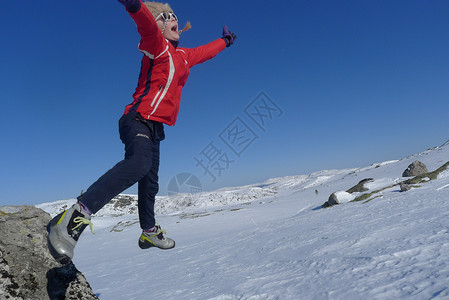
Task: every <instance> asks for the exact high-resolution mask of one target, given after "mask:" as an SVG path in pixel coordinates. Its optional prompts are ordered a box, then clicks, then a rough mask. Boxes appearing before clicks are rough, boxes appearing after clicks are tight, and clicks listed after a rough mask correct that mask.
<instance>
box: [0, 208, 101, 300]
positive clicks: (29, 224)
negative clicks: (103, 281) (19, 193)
mask: <svg viewBox="0 0 449 300" xmlns="http://www.w3.org/2000/svg"><path fill="white" fill-rule="evenodd" d="M50 219H51V217H50V215H49V214H48V213H46V212H44V211H43V210H41V209H38V208H36V207H34V206H16V207H13V206H3V207H0V279H1V280H0V299H8V300H16V299H17V300H19V299H20V300H22V299H23V300H25V299H26V300H44V299H51V300H53V299H73V300H74V299H83V300H84V299H89V300H90V299H98V298H97V297H96V295H95V294H94V293H93V291H92V289H91V287H90V285H89V283H88V282H87V281H86V278H85V277H84V276H83V274H82V273H81V272H79V271H78V270H77V269H76V267H75V266H74V265H73V263H71V264H69V265H66V266H61V265H60V264H59V263H57V262H56V261H55V260H54V259H53V257H52V256H51V255H50V252H49V251H48V248H47V230H46V226H47V223H48V222H49V221H50Z"/></svg>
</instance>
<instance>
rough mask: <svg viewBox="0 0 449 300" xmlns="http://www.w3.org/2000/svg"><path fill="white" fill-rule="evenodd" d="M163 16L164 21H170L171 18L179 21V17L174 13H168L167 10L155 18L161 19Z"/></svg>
mask: <svg viewBox="0 0 449 300" xmlns="http://www.w3.org/2000/svg"><path fill="white" fill-rule="evenodd" d="M160 18H162V19H163V20H164V21H169V20H171V19H174V20H175V21H178V17H177V16H176V15H175V14H174V13H167V12H161V13H160V14H159V15H158V16H157V17H156V19H155V20H159V19H160Z"/></svg>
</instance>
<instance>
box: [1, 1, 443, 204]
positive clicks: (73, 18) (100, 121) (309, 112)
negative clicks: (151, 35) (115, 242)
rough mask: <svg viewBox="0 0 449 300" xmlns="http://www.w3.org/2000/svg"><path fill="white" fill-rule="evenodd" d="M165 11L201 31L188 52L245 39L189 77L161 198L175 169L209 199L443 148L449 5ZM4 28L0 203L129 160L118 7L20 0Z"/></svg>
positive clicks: (125, 55) (128, 54) (132, 75)
mask: <svg viewBox="0 0 449 300" xmlns="http://www.w3.org/2000/svg"><path fill="white" fill-rule="evenodd" d="M170 4H171V6H172V7H173V9H174V10H175V13H176V14H177V15H178V17H179V19H180V23H181V24H180V26H181V27H182V26H183V25H184V23H185V22H186V21H187V20H190V21H191V23H192V25H193V28H192V29H191V30H189V31H188V32H186V33H184V34H183V35H182V37H181V46H183V47H195V46H199V45H202V44H205V43H207V42H209V41H212V40H214V39H216V38H219V37H220V36H221V30H222V27H223V25H224V24H227V25H228V26H229V28H230V30H231V31H233V32H235V33H236V34H237V36H238V38H237V41H236V43H235V44H234V45H233V46H232V47H230V48H228V49H226V50H225V51H223V52H222V53H220V54H219V55H218V56H217V57H216V58H214V59H213V60H211V61H208V62H206V63H204V64H202V65H198V66H195V67H194V68H192V71H191V74H190V77H189V80H188V82H187V84H186V86H185V88H184V90H183V95H182V104H181V111H180V114H179V116H178V123H177V124H176V125H175V126H174V127H166V137H167V138H166V140H165V141H163V142H162V145H161V167H160V174H159V175H160V194H161V195H164V194H167V189H168V183H169V182H170V180H171V179H172V178H173V177H174V176H176V175H177V174H180V173H189V174H193V175H194V176H196V177H197V178H198V180H199V181H200V182H201V187H202V188H203V189H204V190H211V189H216V188H221V187H226V186H236V185H244V184H250V183H256V182H261V181H263V180H266V179H268V178H272V177H279V176H287V175H298V174H308V173H311V172H314V171H318V170H323V169H336V168H338V169H341V168H352V167H363V166H367V165H370V164H372V163H376V162H380V161H385V160H393V159H400V158H403V157H406V156H408V155H411V154H414V153H418V152H421V151H424V150H426V149H427V148H430V147H434V146H439V145H441V144H443V143H444V142H446V141H447V140H449V134H448V133H447V129H448V128H449V118H448V117H447V112H448V103H449V60H448V53H449V18H448V12H449V2H448V1H446V0H441V1H436V0H435V1H413V0H397V1H387V0H385V1H377V0H376V1H359V0H358V1H330V0H329V1H324V0H322V1H312V0H309V1H295V2H291V1H288V2H287V1H243V2H242V1H233V0H231V1H229V0H228V1H222V2H215V1H194V2H193V1H189V2H185V1H171V2H170ZM0 32H1V44H2V46H1V47H0V65H1V68H0V96H1V99H2V101H1V105H2V112H3V115H2V117H1V119H0V125H1V126H0V130H1V138H2V143H1V147H0V151H1V153H0V161H1V172H0V184H1V186H0V187H1V189H0V190H1V194H2V196H1V199H0V205H4V204H14V205H16V204H17V205H18V204H37V203H42V202H48V201H55V200H60V199H69V198H74V197H76V196H77V195H78V194H79V193H80V191H81V190H86V189H87V187H88V186H89V185H90V184H91V183H92V182H93V181H95V180H96V179H97V178H98V177H99V176H101V175H102V174H103V173H104V172H105V171H107V170H108V169H109V168H111V167H112V166H113V165H114V164H115V163H116V162H118V161H119V160H120V159H122V157H123V153H124V151H123V145H122V144H121V142H120V139H119V135H118V125H117V123H118V119H119V118H120V116H121V115H122V113H123V109H124V106H125V105H126V104H128V103H129V102H131V100H132V99H131V94H132V92H133V91H134V88H135V84H136V83H137V76H138V73H139V67H140V59H141V56H142V54H141V53H140V52H139V51H138V50H137V44H138V41H139V36H138V34H137V32H136V28H135V25H134V23H133V22H132V20H131V18H130V17H129V16H128V15H127V13H126V12H125V11H124V9H123V7H122V6H121V5H120V4H119V3H118V2H117V1H105V0H102V1H86V0H82V1H31V0H25V1H7V2H5V3H3V7H2V9H1V10H0ZM261 93H263V94H261ZM257 109H258V111H259V115H257V114H255V113H256V112H257ZM246 112H249V113H248V114H247V113H246ZM251 116H253V117H254V118H255V120H253V119H252V118H251ZM262 121H263V122H264V124H263V126H259V125H261V124H260V122H262ZM233 133H234V135H233ZM208 159H209V161H208ZM197 161H202V162H203V163H204V164H206V167H207V166H208V169H207V170H208V171H209V173H207V172H206V171H205V170H206V169H205V168H202V167H201V166H199V165H197ZM212 175H214V177H213V176H212ZM399 175H400V174H398V176H399ZM126 192H127V193H133V194H134V193H136V187H135V186H134V187H132V188H131V189H129V190H128V191H126Z"/></svg>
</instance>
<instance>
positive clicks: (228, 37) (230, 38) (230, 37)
mask: <svg viewBox="0 0 449 300" xmlns="http://www.w3.org/2000/svg"><path fill="white" fill-rule="evenodd" d="M236 38H237V36H236V35H235V34H234V33H232V32H230V31H229V28H228V26H227V25H225V26H223V36H222V39H223V40H224V41H225V42H226V47H229V46H231V45H232V44H233V43H234V41H235V39H236Z"/></svg>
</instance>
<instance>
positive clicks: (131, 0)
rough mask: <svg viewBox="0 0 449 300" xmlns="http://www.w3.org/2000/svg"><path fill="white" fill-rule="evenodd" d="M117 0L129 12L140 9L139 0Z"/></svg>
mask: <svg viewBox="0 0 449 300" xmlns="http://www.w3.org/2000/svg"><path fill="white" fill-rule="evenodd" d="M118 2H120V3H121V4H123V5H125V6H126V9H127V10H128V11H129V12H131V13H135V12H137V11H138V10H139V9H140V0H118Z"/></svg>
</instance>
